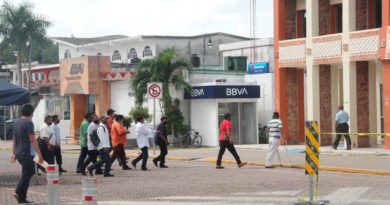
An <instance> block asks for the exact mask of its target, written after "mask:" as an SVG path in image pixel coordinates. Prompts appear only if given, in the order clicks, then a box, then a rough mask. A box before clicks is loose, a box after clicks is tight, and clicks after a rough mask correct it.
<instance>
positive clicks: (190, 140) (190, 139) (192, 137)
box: [180, 129, 202, 148]
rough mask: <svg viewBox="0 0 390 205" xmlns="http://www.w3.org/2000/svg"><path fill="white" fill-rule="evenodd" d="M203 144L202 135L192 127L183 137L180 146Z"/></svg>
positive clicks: (197, 146)
mask: <svg viewBox="0 0 390 205" xmlns="http://www.w3.org/2000/svg"><path fill="white" fill-rule="evenodd" d="M201 145H202V136H201V135H200V134H199V132H197V131H196V130H194V129H190V130H189V131H188V132H187V134H185V135H184V136H182V137H181V139H180V147H183V148H186V147H188V146H192V147H194V148H199V147H200V146H201Z"/></svg>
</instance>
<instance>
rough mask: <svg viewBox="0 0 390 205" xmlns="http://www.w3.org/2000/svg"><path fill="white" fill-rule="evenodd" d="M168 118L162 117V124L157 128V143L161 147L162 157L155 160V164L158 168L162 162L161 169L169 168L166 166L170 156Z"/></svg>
mask: <svg viewBox="0 0 390 205" xmlns="http://www.w3.org/2000/svg"><path fill="white" fill-rule="evenodd" d="M167 123H168V118H167V117H165V116H163V117H161V123H160V124H159V125H158V127H157V131H158V132H156V134H155V141H156V142H157V143H156V142H155V143H156V144H158V145H159V146H160V155H159V156H158V157H156V158H154V159H153V164H154V165H155V166H156V167H158V164H157V162H160V168H168V166H166V165H165V156H167V154H168V145H169V142H168V138H167V136H168V129H167Z"/></svg>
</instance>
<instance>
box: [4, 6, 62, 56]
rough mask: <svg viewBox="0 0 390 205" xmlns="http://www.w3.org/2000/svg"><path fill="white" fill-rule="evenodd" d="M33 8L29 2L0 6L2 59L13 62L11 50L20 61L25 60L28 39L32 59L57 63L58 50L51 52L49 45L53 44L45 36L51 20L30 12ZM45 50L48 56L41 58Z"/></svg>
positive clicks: (51, 46)
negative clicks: (16, 52) (16, 53)
mask: <svg viewBox="0 0 390 205" xmlns="http://www.w3.org/2000/svg"><path fill="white" fill-rule="evenodd" d="M33 10H34V6H33V4H32V3H30V2H23V3H21V4H19V5H18V6H17V7H16V6H14V5H13V4H12V3H10V2H8V1H5V2H4V3H3V4H2V5H1V9H0V36H2V37H3V41H2V42H1V44H0V55H1V58H2V60H3V61H5V62H8V63H14V62H15V61H16V59H15V56H14V55H13V52H14V51H18V54H19V55H18V58H19V60H20V62H27V61H28V53H29V48H28V47H27V45H26V42H27V41H30V45H31V49H32V54H31V57H32V60H33V61H34V60H38V61H42V62H43V63H56V62H58V49H57V51H55V52H54V51H53V49H54V48H53V47H56V46H55V45H53V43H51V41H50V40H48V39H47V38H46V29H47V28H48V27H49V26H50V25H51V23H50V22H49V21H47V20H46V19H45V18H43V17H42V16H39V15H37V14H34V12H33ZM48 52H49V53H50V55H49V56H48V57H43V56H44V55H45V54H46V53H48ZM55 55H56V56H55ZM49 59H50V60H49Z"/></svg>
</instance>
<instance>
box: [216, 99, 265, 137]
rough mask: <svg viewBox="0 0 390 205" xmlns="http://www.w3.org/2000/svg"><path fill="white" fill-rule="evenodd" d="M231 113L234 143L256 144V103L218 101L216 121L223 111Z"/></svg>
mask: <svg viewBox="0 0 390 205" xmlns="http://www.w3.org/2000/svg"><path fill="white" fill-rule="evenodd" d="M226 112H229V113H230V114H232V118H231V123H232V135H233V141H234V143H235V144H257V143H258V142H257V140H258V137H256V136H257V130H256V104H255V103H218V122H219V123H220V122H221V121H222V120H223V115H224V113H226ZM218 125H219V124H218Z"/></svg>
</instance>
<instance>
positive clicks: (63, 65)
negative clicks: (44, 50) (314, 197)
mask: <svg viewBox="0 0 390 205" xmlns="http://www.w3.org/2000/svg"><path fill="white" fill-rule="evenodd" d="M110 71H111V64H110V58H109V57H105V56H83V57H79V58H71V59H64V60H61V62H60V82H61V83H60V95H61V96H69V105H70V110H69V112H70V113H69V116H70V138H71V139H72V140H73V139H74V138H75V137H76V138H78V137H79V127H80V123H81V121H82V120H83V118H84V116H85V113H87V112H94V113H96V114H98V115H101V114H104V113H105V112H106V110H107V109H108V107H109V99H110V96H109V94H110V92H109V86H108V82H107V81H103V79H102V76H103V74H105V73H108V72H110Z"/></svg>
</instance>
